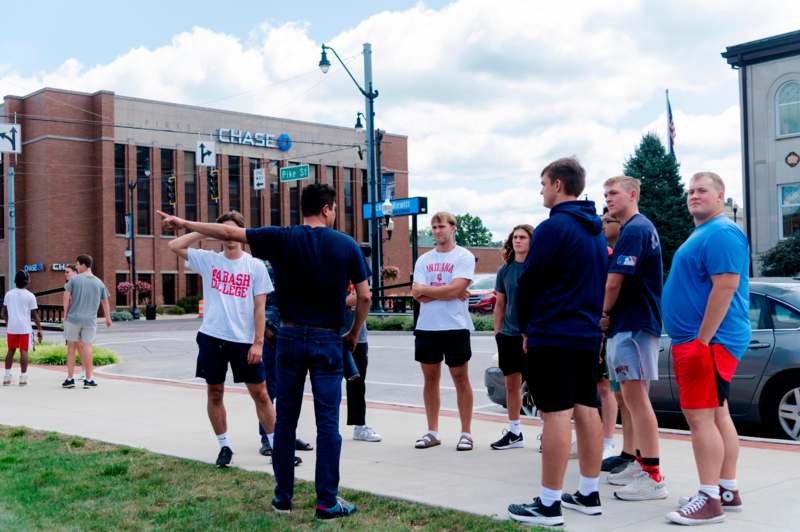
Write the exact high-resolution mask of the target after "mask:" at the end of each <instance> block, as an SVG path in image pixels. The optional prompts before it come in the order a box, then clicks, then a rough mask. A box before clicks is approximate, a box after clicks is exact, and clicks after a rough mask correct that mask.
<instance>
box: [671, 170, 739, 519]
mask: <svg viewBox="0 0 800 532" xmlns="http://www.w3.org/2000/svg"><path fill="white" fill-rule="evenodd" d="M724 202H725V184H724V183H723V182H722V179H721V178H720V177H719V176H718V175H717V174H714V173H712V172H701V173H697V174H695V175H694V176H693V177H692V180H691V181H690V182H689V195H688V206H689V212H690V213H691V215H692V218H694V224H695V229H694V231H693V232H692V234H691V235H690V236H689V238H688V239H686V242H684V243H683V244H682V245H681V247H680V248H679V249H678V251H677V252H676V253H675V256H674V258H673V259H672V269H671V271H670V274H669V278H668V279H667V283H666V285H665V286H664V293H663V297H662V312H663V316H664V328H665V329H666V331H667V334H669V336H670V338H672V359H673V364H674V367H675V380H676V381H677V383H678V387H679V392H680V403H681V410H683V414H684V416H685V417H686V421H687V422H688V424H689V428H690V429H691V431H692V446H693V448H694V455H695V462H696V464H697V472H698V476H699V477H700V488H699V490H698V492H697V494H696V495H694V496H692V497H690V498H687V499H685V500H682V501H681V504H682V505H681V508H680V509H679V510H678V511H675V512H670V513H669V514H667V519H668V520H670V521H672V522H673V523H678V524H682V525H701V524H708V523H718V522H720V521H723V520H724V519H725V512H724V511H723V510H728V511H737V510H741V508H742V499H741V497H740V496H739V490H738V489H737V488H738V486H737V484H736V461H737V458H738V456H739V439H738V435H737V434H736V427H734V425H733V421H732V420H731V416H730V413H729V412H728V395H729V392H730V382H731V378H732V377H733V373H734V372H735V371H736V366H737V364H738V363H739V360H740V359H741V358H742V355H744V353H745V351H746V350H747V346H748V344H749V343H750V320H749V318H748V311H749V307H750V302H749V279H748V275H749V266H750V250H749V248H748V245H747V239H746V238H745V235H744V233H742V231H741V230H740V229H739V227H738V226H737V225H736V224H734V223H733V222H732V221H731V220H729V219H728V218H727V217H726V216H725V213H724Z"/></svg>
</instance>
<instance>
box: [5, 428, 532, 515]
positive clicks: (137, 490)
mask: <svg viewBox="0 0 800 532" xmlns="http://www.w3.org/2000/svg"><path fill="white" fill-rule="evenodd" d="M273 487H274V482H273V478H272V476H270V475H267V474H265V473H259V472H252V471H243V470H240V469H236V468H231V469H224V470H219V469H216V468H215V467H214V466H211V465H209V464H204V463H201V462H195V461H192V460H184V459H179V458H172V457H168V456H163V455H159V454H154V453H151V452H148V451H144V450H141V449H132V448H129V447H120V446H116V445H111V444H107V443H102V442H98V441H94V440H86V439H83V438H78V437H74V436H65V435H61V434H57V433H47V432H37V431H33V430H30V429H24V428H12V427H4V426H0V530H34V529H39V530H202V531H207V530H237V531H238V530H289V529H317V528H324V529H340V528H341V529H350V530H367V529H370V530H481V531H483V530H519V529H522V527H518V526H516V525H515V524H514V523H512V522H510V521H496V520H493V519H490V518H488V517H480V516H474V515H470V514H465V513H461V512H456V511H452V510H443V509H440V508H433V507H428V506H424V505H422V504H414V503H408V502H402V501H397V500H392V499H387V498H383V497H378V496H375V495H370V494H368V493H364V492H356V491H351V490H342V496H343V497H345V498H347V499H348V500H350V501H352V502H355V503H356V504H357V505H358V507H359V511H358V512H357V513H356V514H355V515H354V516H352V517H349V518H345V519H339V520H335V521H316V519H315V518H314V510H313V505H314V486H313V484H311V483H308V482H298V483H297V485H296V486H295V501H294V504H295V510H294V511H293V512H292V514H291V515H288V516H284V515H277V514H275V513H274V512H273V511H272V510H271V508H270V506H269V503H270V499H271V497H272V490H273ZM454 489H457V487H454ZM524 529H526V530H530V529H529V528H527V527H525V528H524Z"/></svg>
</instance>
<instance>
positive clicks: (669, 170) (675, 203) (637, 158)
mask: <svg viewBox="0 0 800 532" xmlns="http://www.w3.org/2000/svg"><path fill="white" fill-rule="evenodd" d="M678 167H679V165H678V163H677V161H676V160H675V158H674V157H672V156H671V155H669V154H668V153H667V152H666V150H665V149H664V145H663V144H662V143H661V140H660V139H659V138H658V137H657V136H656V135H655V133H647V134H645V135H644V136H643V137H642V140H641V142H640V143H639V146H638V147H637V148H636V151H635V152H634V153H633V156H631V157H630V158H629V159H628V160H627V161H625V169H624V172H625V175H627V176H630V177H635V178H636V179H638V180H639V181H641V184H642V193H641V197H640V199H639V211H640V212H641V213H642V214H644V215H645V216H647V217H648V218H649V219H650V221H651V222H653V225H655V226H656V229H657V230H658V236H659V238H660V239H661V255H662V257H663V259H664V272H665V273H667V272H669V268H670V265H671V264H672V257H673V256H674V255H675V252H676V251H677V250H678V247H680V245H681V244H682V243H683V242H684V241H685V240H686V239H687V238H688V236H689V233H691V232H692V229H693V227H694V225H693V223H692V217H691V216H690V215H689V211H688V210H687V208H686V189H684V188H683V184H682V183H681V177H680V174H678Z"/></svg>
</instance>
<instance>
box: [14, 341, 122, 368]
mask: <svg viewBox="0 0 800 532" xmlns="http://www.w3.org/2000/svg"><path fill="white" fill-rule="evenodd" d="M7 351H8V344H7V343H6V341H5V340H0V352H3V353H5V352H7ZM14 360H15V361H17V362H19V351H17V352H16V354H15V355H14ZM75 360H76V361H75V363H76V364H80V360H81V357H80V354H78V353H77V350H76V356H75ZM92 360H93V361H94V365H95V366H107V365H109V364H116V363H117V362H119V360H120V358H119V356H118V355H117V354H116V353H115V352H114V351H112V350H110V349H106V348H105V347H94V348H93V349H92ZM28 362H30V363H31V364H44V365H47V366H65V365H66V364H67V345H66V344H62V343H52V342H44V343H43V344H41V345H40V344H36V351H28Z"/></svg>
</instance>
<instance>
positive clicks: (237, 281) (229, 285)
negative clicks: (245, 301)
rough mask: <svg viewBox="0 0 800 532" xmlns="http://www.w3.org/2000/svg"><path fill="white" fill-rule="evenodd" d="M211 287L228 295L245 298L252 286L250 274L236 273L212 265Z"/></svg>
mask: <svg viewBox="0 0 800 532" xmlns="http://www.w3.org/2000/svg"><path fill="white" fill-rule="evenodd" d="M211 288H213V289H215V290H217V291H218V292H219V293H221V294H224V295H226V296H235V297H241V298H245V297H247V290H248V288H250V274H249V273H237V274H236V275H234V274H232V273H230V272H227V271H225V270H221V269H219V268H216V267H213V266H212V268H211Z"/></svg>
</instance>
